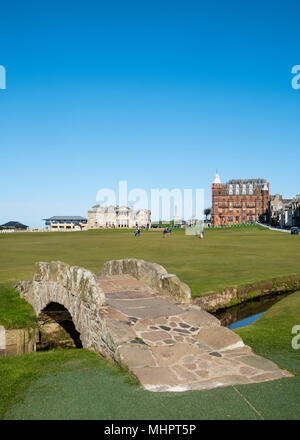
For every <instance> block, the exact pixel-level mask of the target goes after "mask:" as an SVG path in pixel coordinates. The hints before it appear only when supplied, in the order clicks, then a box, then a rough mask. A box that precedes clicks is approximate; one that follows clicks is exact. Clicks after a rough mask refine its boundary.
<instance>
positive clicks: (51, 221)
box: [43, 215, 87, 231]
mask: <svg viewBox="0 0 300 440" xmlns="http://www.w3.org/2000/svg"><path fill="white" fill-rule="evenodd" d="M43 220H44V221H45V225H46V226H49V227H50V229H51V231H73V230H74V231H80V230H84V229H86V228H87V219H86V218H84V217H80V216H68V215H65V216H54V217H50V218H44V219H43Z"/></svg>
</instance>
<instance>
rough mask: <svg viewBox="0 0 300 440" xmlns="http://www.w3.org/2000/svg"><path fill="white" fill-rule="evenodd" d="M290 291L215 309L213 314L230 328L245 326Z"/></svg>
mask: <svg viewBox="0 0 300 440" xmlns="http://www.w3.org/2000/svg"><path fill="white" fill-rule="evenodd" d="M291 293H292V292H288V293H278V294H275V295H268V296H260V297H257V298H254V299H252V300H250V301H245V302H243V303H241V304H238V305H236V306H232V307H228V308H226V309H220V310H217V311H216V312H214V313H213V315H214V316H215V317H216V318H218V319H219V320H220V321H221V325H223V326H224V327H227V328H230V329H231V330H233V329H235V328H239V327H246V326H247V325H249V324H251V323H252V322H255V321H256V320H257V319H258V318H260V317H261V316H262V315H263V314H264V312H265V311H266V310H268V309H269V308H270V307H271V306H273V305H274V304H276V303H277V302H278V301H280V300H282V299H283V298H285V297H286V296H288V295H290V294H291Z"/></svg>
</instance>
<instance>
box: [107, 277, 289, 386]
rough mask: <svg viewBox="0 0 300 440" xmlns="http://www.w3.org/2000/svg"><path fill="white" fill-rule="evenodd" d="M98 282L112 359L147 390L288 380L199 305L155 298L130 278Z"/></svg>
mask: <svg viewBox="0 0 300 440" xmlns="http://www.w3.org/2000/svg"><path fill="white" fill-rule="evenodd" d="M98 281H99V283H100V285H101V288H102V290H103V291H104V293H105V296H106V299H107V300H106V302H107V304H108V306H106V307H104V308H103V310H102V312H101V313H102V314H103V316H104V317H106V318H107V319H106V321H107V324H106V330H105V331H106V332H107V335H106V341H108V345H109V346H110V348H111V349H112V350H113V351H114V353H115V355H114V358H115V360H116V361H117V362H119V363H120V364H121V365H123V366H125V367H126V368H128V369H129V370H130V371H131V372H132V373H133V374H134V375H135V376H136V377H137V378H138V380H139V381H140V382H141V384H142V385H143V386H144V388H146V389H148V390H151V391H187V390H204V389H210V388H215V387H220V386H228V385H236V384H248V383H257V382H265V381H268V380H275V379H279V378H282V377H287V376H292V375H291V373H289V372H287V371H285V370H281V369H280V368H279V367H278V366H277V365H276V364H274V363H273V362H271V361H269V360H268V359H265V358H262V357H261V356H257V355H255V354H254V353H253V352H252V350H251V348H250V347H248V346H246V345H245V344H244V343H243V341H242V339H241V338H240V337H239V336H238V335H237V334H236V333H234V332H233V331H231V330H229V329H227V328H225V327H222V326H221V325H220V321H219V320H218V319H216V318H215V317H214V316H212V315H211V314H209V313H207V312H205V311H203V310H201V308H200V307H198V306H195V305H186V304H185V305H184V304H176V303H175V302H174V298H170V297H168V296H166V297H165V296H164V297H162V296H157V295H155V294H154V292H152V291H151V289H150V288H149V286H146V285H145V284H143V283H141V282H140V281H138V280H136V279H135V278H133V277H131V276H130V275H117V276H113V275H111V276H105V277H103V278H101V277H99V278H98ZM104 334H105V332H104Z"/></svg>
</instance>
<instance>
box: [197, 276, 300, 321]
mask: <svg viewBox="0 0 300 440" xmlns="http://www.w3.org/2000/svg"><path fill="white" fill-rule="evenodd" d="M299 289H300V275H291V276H284V277H278V278H273V279H270V280H266V281H259V282H256V283H250V284H245V285H242V286H232V287H227V288H225V289H223V290H220V291H214V292H209V293H207V294H205V295H202V296H200V297H197V298H194V299H193V303H194V304H196V305H198V306H200V307H201V308H202V309H204V310H207V311H209V312H213V311H216V310H218V309H223V308H226V307H230V306H232V305H236V304H239V303H242V302H244V301H249V300H251V299H253V298H256V297H259V296H265V295H272V294H275V293H279V292H293V291H297V290H299Z"/></svg>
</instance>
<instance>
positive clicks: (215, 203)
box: [211, 174, 269, 226]
mask: <svg viewBox="0 0 300 440" xmlns="http://www.w3.org/2000/svg"><path fill="white" fill-rule="evenodd" d="M268 208H269V183H268V182H267V180H266V179H238V180H235V179H233V180H229V181H228V182H227V183H225V184H222V183H221V180H220V176H219V174H216V175H215V178H214V181H213V184H212V210H211V224H212V226H221V225H233V224H238V223H248V222H256V221H258V220H259V221H262V222H266V221H267V220H268Z"/></svg>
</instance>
